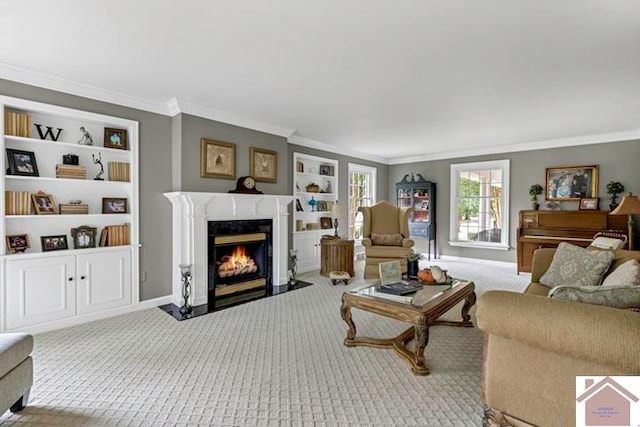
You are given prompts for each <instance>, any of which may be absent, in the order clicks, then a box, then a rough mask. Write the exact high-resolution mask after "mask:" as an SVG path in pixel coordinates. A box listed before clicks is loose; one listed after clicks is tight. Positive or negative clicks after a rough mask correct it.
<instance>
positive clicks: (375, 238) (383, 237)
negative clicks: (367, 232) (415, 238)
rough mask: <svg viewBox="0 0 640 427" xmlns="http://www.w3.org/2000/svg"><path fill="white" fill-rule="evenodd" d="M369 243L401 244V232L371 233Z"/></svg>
mask: <svg viewBox="0 0 640 427" xmlns="http://www.w3.org/2000/svg"><path fill="white" fill-rule="evenodd" d="M371 243H372V244H374V245H376V246H402V234H400V233H396V234H377V233H371Z"/></svg>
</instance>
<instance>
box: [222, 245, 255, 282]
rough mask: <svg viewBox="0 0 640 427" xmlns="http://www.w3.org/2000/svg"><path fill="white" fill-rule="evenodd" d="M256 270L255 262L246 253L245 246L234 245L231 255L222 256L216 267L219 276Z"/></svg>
mask: <svg viewBox="0 0 640 427" xmlns="http://www.w3.org/2000/svg"><path fill="white" fill-rule="evenodd" d="M257 270H258V266H257V265H256V262H255V261H254V260H253V259H252V258H251V257H250V256H249V255H247V248H245V247H244V246H236V247H235V249H234V250H233V253H232V254H231V255H225V256H223V257H222V262H221V263H220V266H219V267H218V275H219V276H220V277H229V276H235V275H238V274H246V273H254V272H256V271H257Z"/></svg>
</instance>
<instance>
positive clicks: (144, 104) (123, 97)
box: [0, 62, 168, 116]
mask: <svg viewBox="0 0 640 427" xmlns="http://www.w3.org/2000/svg"><path fill="white" fill-rule="evenodd" d="M0 78H2V79H7V80H12V81H15V82H18V83H24V84H28V85H31V86H37V87H41V88H45V89H50V90H55V91H59V92H64V93H68V94H71V95H76V96H82V97H84V98H89V99H95V100H96V101H102V102H108V103H110V104H116V105H120V106H124V107H130V108H135V109H137V110H143V111H150V112H152V113H157V114H162V115H165V116H166V115H168V111H167V105H166V104H165V103H164V102H154V101H150V100H148V99H145V98H140V97H137V96H132V95H127V94H124V93H121V92H115V91H111V90H108V89H103V88H100V87H97V86H92V85H88V84H84V83H78V82H74V81H71V80H67V79H63V78H60V77H55V76H50V75H48V74H44V73H41V72H38V71H33V70H27V69H25V68H21V67H16V66H14V65H9V64H6V63H3V62H0Z"/></svg>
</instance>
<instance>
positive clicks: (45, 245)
mask: <svg viewBox="0 0 640 427" xmlns="http://www.w3.org/2000/svg"><path fill="white" fill-rule="evenodd" d="M40 243H41V244H42V252H49V251H62V250H66V249H69V244H68V243H67V236H66V234H61V235H59V236H40Z"/></svg>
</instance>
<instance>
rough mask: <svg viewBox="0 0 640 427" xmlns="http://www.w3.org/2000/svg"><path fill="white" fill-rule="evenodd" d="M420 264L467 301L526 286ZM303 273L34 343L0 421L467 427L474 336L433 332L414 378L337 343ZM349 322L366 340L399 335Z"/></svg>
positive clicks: (455, 266) (325, 291) (473, 410)
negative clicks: (443, 276) (278, 291)
mask: <svg viewBox="0 0 640 427" xmlns="http://www.w3.org/2000/svg"><path fill="white" fill-rule="evenodd" d="M433 263H437V264H438V265H440V266H442V267H444V268H448V269H449V272H450V274H452V275H453V276H454V277H464V278H473V279H474V281H475V282H476V285H477V290H478V293H482V292H483V291H485V290H487V289H508V290H514V291H521V290H523V289H524V287H525V286H526V283H527V282H528V277H527V276H517V275H516V274H515V268H509V269H505V268H501V267H495V266H491V267H487V266H479V265H475V264H470V263H461V262H444V261H440V260H438V261H437V262H432V264H433ZM359 264H360V265H359V267H360V269H359V270H360V271H359V277H362V265H361V263H359ZM303 278H304V279H305V280H308V281H311V282H314V283H315V284H314V285H313V286H309V287H307V288H303V289H299V290H296V291H293V292H289V293H285V294H282V295H277V296H274V297H271V298H266V299H262V300H259V301H255V302H251V303H247V304H244V305H241V306H237V307H234V308H230V309H227V310H223V311H220V312H218V313H213V314H209V315H205V316H201V317H198V318H195V319H191V320H188V321H183V322H177V321H176V320H174V319H173V318H172V317H170V316H169V315H167V314H165V313H164V312H162V311H161V310H160V309H151V310H145V311H141V312H137V313H132V314H127V315H123V316H118V317H114V318H111V319H106V320H101V321H97V322H93V323H88V324H84V325H80V326H75V327H71V328H66V329H62V330H58V331H53V332H49V333H45V334H40V335H37V336H36V340H35V343H36V344H35V351H34V355H33V356H34V360H35V384H34V387H33V389H32V393H31V401H30V404H29V406H28V407H27V408H26V409H25V410H24V411H23V412H21V413H19V414H11V413H6V414H4V415H0V424H1V425H3V426H4V425H7V426H9V425H19V426H25V425H38V426H45V425H47V426H48V425H60V426H63V425H64V426H74V425H95V426H116V425H117V426H196V425H213V426H301V425H304V426H394V425H397V426H478V425H480V424H481V418H482V410H481V399H480V364H481V356H482V335H481V333H480V331H478V330H477V329H475V328H455V327H447V326H436V327H433V328H432V329H431V331H430V340H429V345H428V347H427V349H426V352H425V355H426V361H427V366H428V367H429V369H430V370H431V375H429V376H426V377H418V376H415V375H413V374H412V373H411V371H410V368H409V365H408V364H407V363H406V362H405V361H403V360H402V359H400V358H399V357H398V356H397V355H396V354H395V353H394V352H393V351H392V350H386V349H374V348H367V347H357V348H347V347H345V346H344V345H343V344H342V341H343V340H344V338H345V333H346V329H347V328H346V325H345V324H344V322H343V321H342V319H341V318H340V310H339V308H340V297H341V295H342V292H343V291H344V290H345V289H346V288H345V287H344V286H342V285H338V286H335V287H334V286H331V284H330V281H329V280H327V279H325V278H322V277H320V276H319V275H317V274H312V275H304V276H303ZM362 283H363V281H362V280H354V281H352V282H351V284H350V285H349V287H348V288H353V287H355V286H358V285H361V284H362ZM353 313H354V321H355V323H356V326H357V328H358V332H359V333H363V334H366V335H369V336H378V337H389V336H393V335H396V334H397V333H399V332H401V331H402V330H403V329H405V328H406V325H405V324H401V323H399V322H397V321H392V320H389V319H384V318H382V317H379V316H375V315H370V314H367V313H363V312H360V311H358V310H354V311H353ZM456 314H457V313H456Z"/></svg>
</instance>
